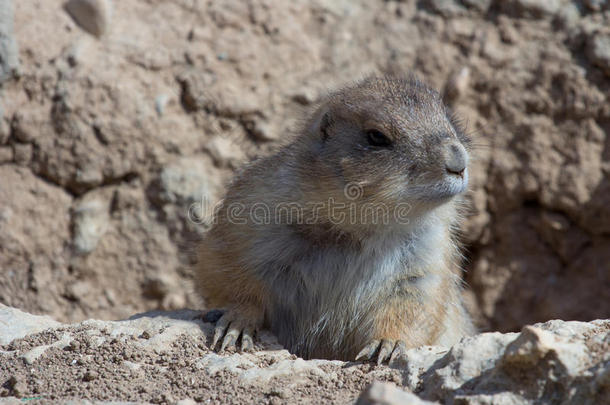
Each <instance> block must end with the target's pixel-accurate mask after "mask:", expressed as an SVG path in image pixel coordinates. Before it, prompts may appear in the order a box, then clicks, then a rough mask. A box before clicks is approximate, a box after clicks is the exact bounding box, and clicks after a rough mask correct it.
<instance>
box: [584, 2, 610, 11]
mask: <svg viewBox="0 0 610 405" xmlns="http://www.w3.org/2000/svg"><path fill="white" fill-rule="evenodd" d="M583 3H585V5H586V6H587V7H588V8H589V9H590V10H592V11H601V10H604V9H608V7H610V2H608V0H584V1H583Z"/></svg>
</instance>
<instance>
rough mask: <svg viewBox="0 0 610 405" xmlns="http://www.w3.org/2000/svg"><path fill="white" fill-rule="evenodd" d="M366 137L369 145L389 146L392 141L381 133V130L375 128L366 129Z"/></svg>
mask: <svg viewBox="0 0 610 405" xmlns="http://www.w3.org/2000/svg"><path fill="white" fill-rule="evenodd" d="M366 139H367V140H368V142H369V145H371V146H376V147H378V148H389V147H390V146H392V141H391V140H390V139H389V138H388V137H387V136H385V135H384V134H383V132H381V131H379V130H377V129H369V130H367V131H366Z"/></svg>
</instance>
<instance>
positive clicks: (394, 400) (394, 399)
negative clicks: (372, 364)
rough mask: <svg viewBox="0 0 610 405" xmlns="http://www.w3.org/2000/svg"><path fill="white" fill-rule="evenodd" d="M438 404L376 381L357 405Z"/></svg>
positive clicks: (365, 391) (364, 392) (390, 384)
mask: <svg viewBox="0 0 610 405" xmlns="http://www.w3.org/2000/svg"><path fill="white" fill-rule="evenodd" d="M437 403H438V402H430V401H424V400H422V399H419V397H418V396H417V395H415V394H412V393H410V392H406V391H403V390H401V389H400V388H398V387H397V386H396V385H394V384H392V383H387V382H386V383H382V382H379V381H376V382H374V383H373V384H371V385H369V386H368V387H367V388H366V390H364V391H363V392H362V394H360V396H359V397H358V400H357V401H356V404H355V405H402V404H410V405H427V404H437Z"/></svg>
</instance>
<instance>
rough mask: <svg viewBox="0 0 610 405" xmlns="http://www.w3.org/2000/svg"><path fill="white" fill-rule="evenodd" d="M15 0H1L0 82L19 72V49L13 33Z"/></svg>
mask: <svg viewBox="0 0 610 405" xmlns="http://www.w3.org/2000/svg"><path fill="white" fill-rule="evenodd" d="M13 11H14V9H13V0H0V84H1V83H2V82H3V81H4V80H6V79H8V78H9V77H11V76H14V75H16V74H17V72H18V69H19V50H18V48H17V42H16V41H15V36H14V34H13Z"/></svg>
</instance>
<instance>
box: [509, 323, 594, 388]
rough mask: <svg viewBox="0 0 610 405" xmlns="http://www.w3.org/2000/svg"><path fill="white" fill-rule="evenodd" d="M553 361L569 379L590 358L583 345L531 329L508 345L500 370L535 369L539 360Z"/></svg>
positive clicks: (524, 329)
mask: <svg viewBox="0 0 610 405" xmlns="http://www.w3.org/2000/svg"><path fill="white" fill-rule="evenodd" d="M549 357H550V358H554V360H555V361H556V364H559V365H561V369H562V370H565V372H566V373H569V374H570V375H572V376H576V375H578V374H579V373H580V372H581V371H582V370H583V368H584V367H585V365H586V364H587V360H588V358H589V357H590V356H589V353H588V350H587V347H586V346H585V345H584V344H583V343H570V342H569V341H568V339H567V338H561V337H557V336H556V335H555V334H553V333H552V332H547V331H545V330H542V329H538V328H535V327H533V326H526V327H524V328H523V330H522V331H521V334H520V335H519V337H518V338H517V339H515V340H514V341H513V342H512V343H510V344H509V345H508V346H507V347H506V350H505V351H504V355H503V357H502V362H503V365H504V367H509V368H510V367H516V368H520V367H525V368H535V367H538V363H539V362H541V361H542V360H543V359H544V360H545V361H548V359H549Z"/></svg>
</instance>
